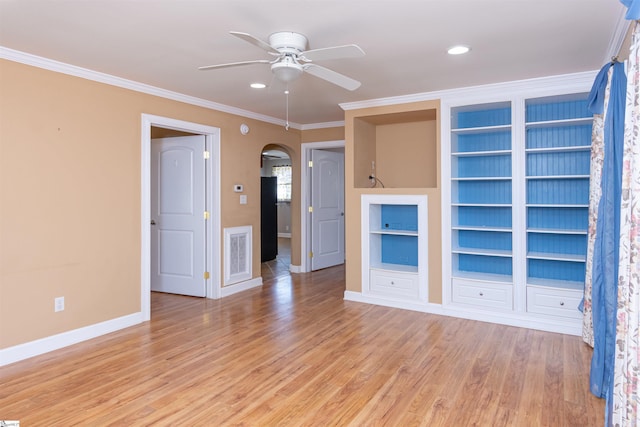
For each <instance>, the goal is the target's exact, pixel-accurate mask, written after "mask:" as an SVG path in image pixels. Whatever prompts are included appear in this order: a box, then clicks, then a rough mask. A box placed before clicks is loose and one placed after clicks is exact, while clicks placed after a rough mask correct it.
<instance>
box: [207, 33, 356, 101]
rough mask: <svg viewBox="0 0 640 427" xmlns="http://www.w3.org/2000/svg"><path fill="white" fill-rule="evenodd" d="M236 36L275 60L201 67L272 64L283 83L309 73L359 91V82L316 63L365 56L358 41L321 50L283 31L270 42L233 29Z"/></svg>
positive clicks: (274, 34)
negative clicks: (309, 47) (309, 46)
mask: <svg viewBox="0 0 640 427" xmlns="http://www.w3.org/2000/svg"><path fill="white" fill-rule="evenodd" d="M230 33H231V35H233V36H236V37H238V38H240V39H242V40H244V41H246V42H248V43H251V44H252V45H254V46H257V47H259V48H260V49H263V50H265V51H266V52H267V53H268V54H269V55H272V56H274V57H275V58H274V59H273V60H268V59H256V60H253V61H242V62H230V63H227V64H218V65H207V66H205V67H199V68H198V69H199V70H214V69H218V68H227V67H236V66H242V65H249V64H271V71H272V72H273V74H274V75H275V77H276V78H277V79H278V80H280V81H281V82H283V83H285V84H288V83H290V82H292V81H294V80H296V79H297V78H298V77H300V76H301V75H302V73H303V72H307V73H309V74H311V75H313V76H315V77H319V78H321V79H323V80H326V81H328V82H330V83H333V84H335V85H338V86H340V87H343V88H345V89H347V90H356V89H357V88H358V87H360V82H359V81H357V80H354V79H352V78H351V77H347V76H345V75H343V74H340V73H338V72H335V71H333V70H330V69H328V68H325V67H322V66H320V65H317V64H315V61H322V60H328V59H341V58H357V57H361V56H364V54H365V53H364V51H363V50H362V49H360V47H359V46H357V45H355V44H349V45H344V46H334V47H326V48H322V49H311V50H305V49H306V48H307V38H306V37H305V36H303V35H302V34H299V33H294V32H291V31H280V32H277V33H273V34H271V35H270V36H269V43H267V42H265V41H263V40H260V39H259V38H257V37H254V36H252V35H251V34H247V33H240V32H237V31H231V32H230Z"/></svg>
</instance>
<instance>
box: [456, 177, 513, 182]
mask: <svg viewBox="0 0 640 427" xmlns="http://www.w3.org/2000/svg"><path fill="white" fill-rule="evenodd" d="M451 181H511V177H510V176H474V177H464V178H455V177H452V178H451Z"/></svg>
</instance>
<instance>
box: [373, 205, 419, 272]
mask: <svg viewBox="0 0 640 427" xmlns="http://www.w3.org/2000/svg"><path fill="white" fill-rule="evenodd" d="M380 228H382V229H383V230H408V231H417V230H418V207H417V206H416V205H381V207H380ZM380 246H381V254H380V259H381V261H382V262H383V263H386V264H400V265H411V266H417V265H418V238H417V237H416V236H401V235H393V234H383V235H382V236H381V245H380Z"/></svg>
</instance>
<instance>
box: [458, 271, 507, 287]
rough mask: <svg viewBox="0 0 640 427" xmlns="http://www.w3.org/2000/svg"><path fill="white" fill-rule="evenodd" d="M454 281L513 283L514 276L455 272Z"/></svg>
mask: <svg viewBox="0 0 640 427" xmlns="http://www.w3.org/2000/svg"><path fill="white" fill-rule="evenodd" d="M452 277H453V278H454V279H465V280H473V281H478V282H498V283H509V284H511V283H513V276H508V275H505V274H491V273H476V272H469V271H453V274H452Z"/></svg>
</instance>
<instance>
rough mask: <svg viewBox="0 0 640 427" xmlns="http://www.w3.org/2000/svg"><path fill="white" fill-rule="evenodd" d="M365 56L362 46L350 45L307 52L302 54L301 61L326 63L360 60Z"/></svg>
mask: <svg viewBox="0 0 640 427" xmlns="http://www.w3.org/2000/svg"><path fill="white" fill-rule="evenodd" d="M364 55H365V53H364V50H362V49H360V46H358V45H355V44H348V45H344V46H334V47H325V48H322V49H311V50H307V51H305V52H302V53H301V54H300V57H301V58H300V59H302V60H303V61H305V60H306V61H324V60H327V59H340V58H359V57H361V56H364Z"/></svg>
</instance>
